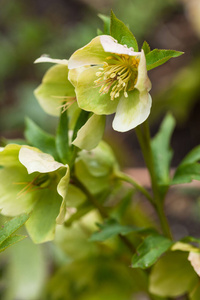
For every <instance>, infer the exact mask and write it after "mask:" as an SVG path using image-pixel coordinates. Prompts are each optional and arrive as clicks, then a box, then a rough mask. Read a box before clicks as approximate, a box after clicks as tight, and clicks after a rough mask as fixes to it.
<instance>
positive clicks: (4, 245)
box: [0, 234, 26, 252]
mask: <svg viewBox="0 0 200 300" xmlns="http://www.w3.org/2000/svg"><path fill="white" fill-rule="evenodd" d="M25 238H26V236H25V235H18V234H15V235H12V236H10V237H9V238H7V239H6V240H5V241H4V242H3V243H2V244H1V245H0V252H3V251H4V250H6V249H7V248H8V247H10V246H12V245H14V244H16V243H18V242H20V241H22V240H23V239H25Z"/></svg>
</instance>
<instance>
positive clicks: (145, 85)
mask: <svg viewBox="0 0 200 300" xmlns="http://www.w3.org/2000/svg"><path fill="white" fill-rule="evenodd" d="M135 88H136V89H138V90H139V91H141V92H142V91H144V90H147V91H150V89H151V81H150V80H149V77H148V75H147V66H146V58H145V54H144V51H143V50H142V52H141V56H140V62H139V66H138V78H137V82H136V84H135Z"/></svg>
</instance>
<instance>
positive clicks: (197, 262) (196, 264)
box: [188, 252, 200, 276]
mask: <svg viewBox="0 0 200 300" xmlns="http://www.w3.org/2000/svg"><path fill="white" fill-rule="evenodd" d="M188 260H189V261H190V263H191V265H192V266H193V268H194V270H195V272H196V273H197V274H198V275H199V276H200V253H195V252H190V254H189V256H188Z"/></svg>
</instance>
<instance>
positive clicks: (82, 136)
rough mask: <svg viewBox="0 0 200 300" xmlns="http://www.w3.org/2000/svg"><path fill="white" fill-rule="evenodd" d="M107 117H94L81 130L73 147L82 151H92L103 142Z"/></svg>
mask: <svg viewBox="0 0 200 300" xmlns="http://www.w3.org/2000/svg"><path fill="white" fill-rule="evenodd" d="M105 123H106V117H105V116H101V115H100V116H99V115H95V114H94V115H92V116H91V117H90V118H89V120H88V121H87V122H86V123H85V125H83V126H82V127H81V129H79V131H78V134H77V137H76V139H75V140H74V141H73V142H72V144H73V145H75V146H77V147H79V148H80V149H85V150H92V149H94V148H95V147H97V145H98V144H99V142H100V141H101V139H102V137H103V134H104V130H105Z"/></svg>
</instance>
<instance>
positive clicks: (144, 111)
mask: <svg viewBox="0 0 200 300" xmlns="http://www.w3.org/2000/svg"><path fill="white" fill-rule="evenodd" d="M151 103H152V100H151V96H150V95H149V93H147V92H146V91H145V92H143V93H139V91H138V90H136V89H134V90H133V91H132V92H129V94H128V98H125V97H124V96H122V97H121V99H120V101H119V104H118V106H117V111H116V115H115V117H114V120H113V129H114V130H116V131H120V132H125V131H128V130H131V129H133V128H135V127H137V126H138V125H139V124H141V123H143V122H144V121H145V120H146V119H147V118H148V116H149V113H150V109H151Z"/></svg>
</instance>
